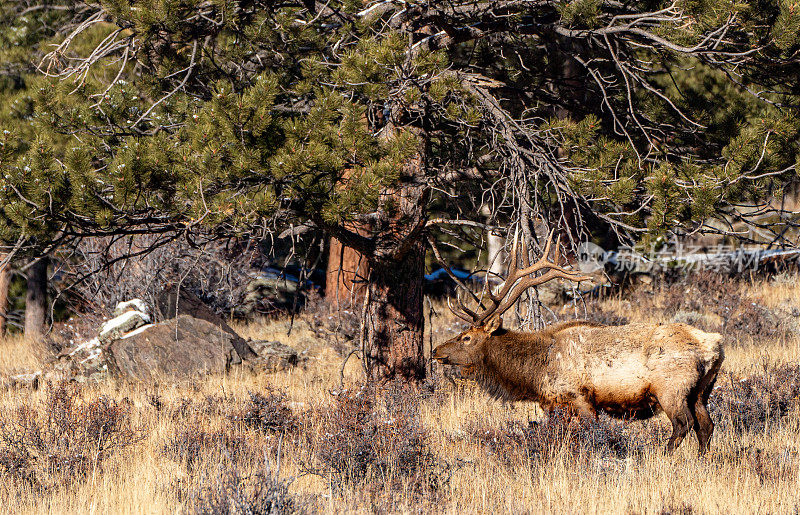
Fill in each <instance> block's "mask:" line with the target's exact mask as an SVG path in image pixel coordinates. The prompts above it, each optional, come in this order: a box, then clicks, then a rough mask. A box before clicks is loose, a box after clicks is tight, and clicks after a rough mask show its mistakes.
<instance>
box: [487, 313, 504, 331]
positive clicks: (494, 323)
mask: <svg viewBox="0 0 800 515" xmlns="http://www.w3.org/2000/svg"><path fill="white" fill-rule="evenodd" d="M502 327H503V317H502V316H500V315H496V316H493V317H491V318H489V320H487V321H486V323H485V324H483V330H484V331H486V332H487V333H489V334H492V333H494V332H495V331H499V330H500V329H502Z"/></svg>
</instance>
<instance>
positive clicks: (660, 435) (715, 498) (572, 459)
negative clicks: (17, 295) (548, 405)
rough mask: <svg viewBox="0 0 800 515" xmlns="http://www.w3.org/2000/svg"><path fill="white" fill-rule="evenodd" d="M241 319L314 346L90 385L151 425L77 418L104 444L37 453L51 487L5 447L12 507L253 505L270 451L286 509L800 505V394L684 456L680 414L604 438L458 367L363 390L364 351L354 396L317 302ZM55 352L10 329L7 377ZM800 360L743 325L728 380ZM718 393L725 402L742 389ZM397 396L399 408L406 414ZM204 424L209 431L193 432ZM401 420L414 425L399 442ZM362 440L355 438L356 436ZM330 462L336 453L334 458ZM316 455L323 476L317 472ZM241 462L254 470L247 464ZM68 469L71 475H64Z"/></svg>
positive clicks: (15, 407) (757, 288)
mask: <svg viewBox="0 0 800 515" xmlns="http://www.w3.org/2000/svg"><path fill="white" fill-rule="evenodd" d="M796 279H797V278H795V277H789V278H786V277H783V278H782V280H780V281H776V280H770V281H766V280H761V281H757V282H754V283H743V284H741V285H739V286H737V288H740V289H741V291H742V295H743V297H744V298H746V299H748V300H750V301H752V302H755V303H758V304H760V305H763V306H766V307H769V308H773V307H776V308H777V307H781V306H784V307H785V306H789V305H792V306H797V307H800V286H798V282H797V281H796ZM687 294H689V293H687ZM649 298H650V301H648V302H642V301H640V300H639V301H633V302H632V301H631V300H629V299H627V298H625V297H622V296H620V297H617V298H612V299H607V300H603V301H597V302H595V303H593V305H594V306H595V307H596V308H597V309H600V310H602V311H603V312H607V313H615V314H618V315H623V316H625V317H627V318H628V319H629V320H630V321H654V322H657V321H660V320H659V313H660V312H661V311H660V309H659V308H660V303H663V302H664V301H665V299H664V297H663V296H661V295H660V294H659V293H656V294H655V295H652V296H651V297H649ZM710 307H713V306H710ZM440 311H441V310H440ZM444 311H445V312H446V310H444ZM432 325H433V326H434V327H435V328H437V330H435V331H434V335H433V341H434V342H435V343H438V342H440V341H443V340H444V339H445V337H446V336H448V335H449V334H451V333H455V331H456V329H455V328H454V327H453V325H454V322H453V320H451V319H450V318H449V317H448V316H444V313H441V312H440V314H439V316H435V317H434V318H433V324H432ZM237 330H239V331H240V333H241V334H242V335H243V336H244V337H245V338H247V337H253V338H259V339H276V340H281V341H283V342H285V343H288V344H290V345H292V346H294V347H295V348H297V349H298V350H300V351H305V352H306V356H307V358H308V359H307V361H306V362H305V363H304V364H303V365H302V366H298V367H296V368H295V369H293V370H291V371H286V372H279V373H275V374H271V375H263V376H260V377H259V376H253V375H251V374H249V373H243V372H235V373H231V374H228V375H227V376H224V377H208V378H205V379H203V380H199V381H197V382H195V383H193V384H184V385H172V384H159V385H142V384H117V383H115V382H113V381H109V382H105V383H101V384H97V385H86V386H83V387H81V389H80V392H79V394H78V396H79V398H80V399H82V401H78V404H77V405H76V407H75V409H76V410H77V413H78V417H77V418H81V417H85V416H86V415H85V412H86V411H85V410H84V411H81V410H82V409H83V408H81V407H82V406H85V403H90V402H92V401H93V400H96V399H98V398H100V397H101V396H102V397H103V398H104V399H110V400H111V402H113V403H116V405H117V406H118V407H121V409H123V411H125V413H126V414H127V416H128V417H129V420H128V422H129V423H130V424H131V427H132V428H134V429H135V433H136V436H135V437H134V438H132V439H131V441H130V442H127V443H128V445H126V446H124V447H123V448H121V449H120V450H117V451H114V452H111V451H108V452H106V453H105V454H104V455H103V456H100V454H99V453H98V451H97V449H96V448H95V447H93V445H92V444H91V443H89V444H85V447H86V448H85V449H78V448H75V449H73V448H70V447H69V439H70V438H71V437H72V436H71V435H70V434H69V432H68V431H66V432H64V434H60V435H56V439H57V440H60V439H64V441H65V442H66V443H64V442H60V443H58V442H56V443H54V444H53V445H61V447H60V448H64V446H65V445H66V447H67V448H69V449H70V450H69V452H70V453H82V454H84V455H85V456H87V457H88V458H85V462H86V463H85V464H84V465H83V466H82V468H80V471H81V472H80V473H76V474H74V476H73V477H61V476H59V475H58V474H59V473H58V471H55V472H54V470H55V469H53V468H52V467H54V466H55V467H57V465H52V464H51V465H50V466H51V468H50V469H47V466H46V465H41V464H40V465H38V468H36V467H37V466H34V469H35V470H38V471H39V474H40V476H41V477H42V478H44V479H43V480H41V481H39V483H42V484H38V483H37V482H36V481H24V480H20V479H19V477H16V476H14V475H13V474H12V473H11V472H9V467H10V466H9V465H8V464H7V463H6V464H5V465H3V463H4V462H3V460H4V459H5V460H6V461H7V462H8V460H9V459H10V458H8V456H9V454H8V452H9V451H8V449H7V448H6V456H5V457H4V455H3V454H2V452H0V473H2V474H3V475H2V476H0V477H2V479H1V481H2V486H0V492H1V493H0V496H1V497H0V501H2V510H3V511H4V512H9V513H32V512H39V513H192V512H197V511H203V510H204V509H206V510H210V511H213V510H211V508H209V506H210V505H211V504H213V502H211V501H208V495H210V493H209V492H211V493H213V492H215V491H216V492H217V493H218V494H220V493H221V495H222V497H223V499H224V500H223V501H222V504H223V505H224V504H226V503H227V505H228V506H229V507H231V506H234V505H235V502H234V504H231V499H233V498H237V497H236V496H237V495H240V496H242V498H245V501H243V502H244V504H246V503H247V500H246V498H247V497H248V496H250V497H252V496H255V495H256V494H254V493H253V492H254V491H255V489H257V487H258V483H259V482H261V483H262V484H263V483H264V481H265V480H264V478H263V477H262V476H259V475H258V473H259V472H262V473H263V472H264V471H265V469H266V467H265V465H264V460H266V462H267V463H268V464H269V471H268V473H267V477H271V478H272V479H271V480H270V481H273V482H275V481H276V479H275V476H276V474H279V476H280V477H281V478H286V484H288V493H286V492H284V493H282V494H280V495H283V496H284V497H285V498H286V499H289V500H290V501H291V505H287V509H288V508H291V511H299V512H326V513H340V512H352V513H371V512H379V513H384V512H401V513H418V512H419V513H428V512H443V513H798V512H800V411H799V409H798V403H800V400H798V399H797V398H795V399H793V400H792V399H790V400H789V401H787V402H789V404H788V405H786V402H784V413H785V415H784V416H783V417H777V416H774V414H771V413H766V414H765V417H766V418H765V420H764V422H763V424H755V425H754V426H753V427H749V426H748V427H738V428H737V427H734V425H733V424H731V423H726V420H723V419H724V418H725V417H726V416H727V417H729V418H731V420H733V418H732V417H733V416H734V415H735V409H736V407H735V406H734V407H733V408H731V405H730V404H728V405H727V406H728V408H726V409H717V410H716V412H715V413H714V414H713V415H712V416H713V418H714V420H715V422H716V423H717V431H716V432H715V434H714V437H713V439H712V443H711V453H710V455H708V456H706V457H704V458H698V457H697V456H696V450H697V444H696V441H695V440H694V437H693V436H690V437H688V438H687V439H686V440H685V442H684V443H683V445H682V446H681V447H680V448H679V450H678V451H677V452H676V453H675V455H673V456H666V455H665V454H664V451H663V445H664V444H665V443H666V437H667V436H668V434H669V428H668V423H667V419H666V417H665V416H664V415H659V416H658V417H657V418H655V419H651V420H649V421H644V422H633V423H628V424H625V423H622V422H616V421H613V422H612V421H608V420H605V419H603V420H601V422H600V423H599V424H601V426H602V427H601V428H600V429H597V428H595V429H594V430H593V431H594V432H593V433H592V435H594V437H593V438H595V439H596V441H591V442H587V441H584V440H583V439H584V438H588V437H586V435H585V434H584V433H583V432H582V429H581V428H575V427H573V426H571V425H569V424H564V423H562V424H561V425H555V426H554V425H552V424H551V425H550V426H541V427H544V428H545V429H542V430H539V429H536V431H539V432H538V433H536V432H535V431H534V433H530V432H528V433H526V431H527V429H526V428H537V427H539V426H536V425H535V424H534V425H531V421H538V420H542V419H543V417H544V416H543V414H542V413H541V412H540V410H539V409H538V408H537V407H536V406H534V405H530V404H518V405H504V404H502V403H500V402H497V401H493V400H490V399H489V398H488V397H487V396H486V395H484V394H483V393H482V392H480V391H478V390H477V389H476V388H474V387H472V386H471V385H469V384H467V383H461V382H457V383H456V384H453V383H451V382H450V381H447V380H443V379H441V377H439V378H438V379H435V380H433V381H432V385H433V386H425V387H423V388H420V389H418V390H416V391H413V392H410V393H409V392H402V391H400V390H398V389H397V388H395V392H394V393H393V394H391V395H387V394H384V393H381V392H380V391H377V392H374V391H372V390H368V389H367V390H360V388H361V387H360V377H361V368H360V364H359V363H358V360H357V359H355V358H352V359H351V360H350V361H349V363H348V365H347V367H346V369H345V374H344V378H345V387H346V388H348V389H349V392H350V393H345V394H341V393H340V384H339V381H340V378H339V368H340V365H341V362H342V357H341V355H340V354H339V353H337V352H335V351H334V350H333V348H332V346H331V345H330V344H329V341H328V339H326V338H320V337H319V334H318V333H317V332H315V331H313V330H312V328H311V326H310V324H309V323H308V322H307V321H306V320H305V318H304V317H300V320H298V321H297V322H296V323H295V326H294V327H293V330H292V332H291V335H290V336H288V337H287V335H286V331H287V323H286V321H285V320H274V321H264V322H260V323H251V324H248V325H239V326H237ZM46 352H47V351H46V350H44V349H43V348H42V347H41V346H36V345H33V344H31V342H28V341H26V340H24V339H21V338H14V337H12V338H8V339H6V340H5V341H2V342H0V375H1V376H6V375H8V374H13V373H20V372H24V371H29V370H33V369H36V368H37V367H40V366H41V362H42V360H43V359H44V356H46ZM798 363H800V338H799V337H798V336H796V335H780V336H778V337H772V338H766V339H765V338H761V337H755V336H754V337H749V338H748V336H747V335H741V334H739V335H738V336H737V341H735V342H732V341H728V342H727V348H726V360H725V364H724V366H723V372H722V374H721V375H720V378H719V381H718V388H719V389H720V391H724V390H726V388H734V387H735V385H736V384H737V383H740V382H741V379H743V378H748V377H756V376H759V377H760V376H769V374H770V372H769V371H770V370H775V369H776V367H780V366H781V365H784V364H798ZM773 379H774V380H772V381H773V382H772V383H770V382H769V381H767V382H766V383H764V384H767V385H768V386H767V388H766V389H765V390H766V391H764V392H761V395H765V396H769V395H771V394H770V392H769V390H770V387H769V385H770V384H774V385H775V388H777V387H778V386H779V385H780V384H783V383H784V382H785V378H777V379H775V378H773ZM759 384H761V383H759ZM269 388H272V389H274V390H273V392H285V395H286V398H285V399H284V400H282V401H280V402H279V405H280V406H281V409H283V410H285V412H281V413H284V414H288V415H287V416H290V417H294V420H295V422H294V425H291V424H290V425H289V426H291V427H288V426H287V427H285V428H278V429H275V428H266V429H265V428H264V427H252V426H248V425H247V424H245V423H243V422H242V418H241V416H240V415H241V413H242V412H243V410H246V409H247V407H248V401H249V399H250V392H254V393H258V392H261V393H264V392H268V391H270V390H269ZM398 391H399V392H400V393H398ZM353 392H360V393H353ZM48 395H50V396H52V395H53V390H52V388H47V387H43V388H40V389H39V390H37V391H31V390H27V389H18V390H6V391H2V392H0V413H2V415H0V416H2V419H0V423H2V425H3V431H9V430H10V429H9V428H11V427H15V426H13V424H17V425H19V424H20V423H21V421H20V420H19V418H20V417H22V418H24V417H25V416H26V415H25V414H24V413H22V412H20V411H19V406H20V405H29V406H31V408H32V409H33V410H39V412H40V414H42V416H44V415H46V411H47V410H46V409H45V408H44V407H43V404H41V403H42V402H44V400H45V399H47V398H48ZM392 395H394V397H392ZM364 397H369V398H368V399H366V400H364ZM342 399H344V400H342ZM348 399H349V401H348ZM359 399H361V400H359ZM720 399H724V397H720ZM740 400H741V397H740ZM362 401H363V402H367V408H368V409H367V411H368V412H370V413H373V415H369V416H370V417H373V418H371V419H370V420H373V422H374V423H372V424H371V425H370V424H367V423H365V425H364V427H369V428H370V430H369V431H367V432H366V433H365V432H364V431H362V430H361V426H359V425H358V424H359V423H360V422H359V420H361V419H360V418H358V417H359V416H361V415H354V417H355V418H353V419H352V420H355V421H356V422H357V424H356V425H352V423H351V425H347V424H348V422H347V420H350V419H348V418H347V417H348V416H349V414H348V413H347V410H348V409H350V408H353V405H354V404H356V405H357V404H358V403H359V402H362ZM784 401H786V399H784ZM712 402H714V401H713V398H712ZM717 402H718V403H720V405H721V403H723V402H726V401H724V400H719V401H717ZM398 406H400V408H399V411H398V413H394V410H396V409H398ZM404 407H405V408H406V409H404ZM362 408H363V406H361V408H359V407H358V406H356V407H355V408H353V409H355V410H356V411H357V410H358V409H362ZM732 409H733V410H734V411H731V410H732ZM400 411H402V413H400ZM409 412H410V413H409ZM275 413H278V412H277V411H276V412H275ZM275 413H272V415H275ZM731 413H734V415H731ZM362 415H363V413H362ZM27 416H28V417H30V416H31V415H30V413H28V415H27ZM276 416H277V415H276ZM395 417H398V420H395ZM399 417H406V419H403V420H400V419H399ZM343 420H344V421H343ZM352 420H351V422H352ZM337 424H338V425H337ZM331 428H334V429H335V428H338V429H339V430H341V429H342V428H345V430H347V431H350V433H346V432H344V433H341V434H338V433H337V434H332V431H334V429H331ZM609 428H610V429H609ZM531 431H533V430H531ZM409 433H410V434H411V436H410V437H409V436H408V434H409ZM197 434H203V435H206V436H205V437H192V436H191V435H197ZM395 434H397V435H398V436H397V440H393V438H394V435H395ZM187 435H189V436H187ZM209 435H211V436H209ZM526 435H527V436H526ZM531 435H533V436H531ZM537 435H538V436H537ZM543 435H544V436H543ZM598 435H599V436H598ZM603 435H606V436H603ZM608 435H611V437H609V436H608ZM545 437H546V438H545ZM561 437H563V440H562V438H561ZM192 438H194V440H192ZM526 438H527V439H526ZM547 438H550V439H549V440H547ZM349 439H352V441H353V442H352V443H353V445H355V447H353V445H350V446H349V447H348V445H349V444H348V442H350V440H349ZM620 439H621V441H623V442H624V447H625V449H624V450H623V451H619V450H618V449H617V448H612V447H614V446H618V445H617V444H613V442H618V441H619V440H620ZM181 441H183V442H184V443H186V441H194V442H198V441H199V442H200V444H199V446H196V447H191V446H189V447H188V450H186V449H187V448H185V449H184V450H183V451H180V452H178V453H177V456H178V457H177V458H176V457H175V456H176V454H175V453H173V454H172V455H170V453H169V452H168V451H166V450H165V449H166V448H167V447H169V446H172V447H173V448H178V447H180V442H181ZM176 442H177V443H176ZM375 442H377V443H375ZM398 442H399V443H398ZM532 442H533V443H532ZM608 442H612V444H613V445H612V444H609V443H608ZM339 445H342V447H341V448H339V447H337V446H339ZM610 445H611V446H612V447H609V446H610ZM359 446H362V447H359ZM404 446H406V447H409V448H411V454H410V455H408V456H405V455H404V454H403V453H404V452H406V451H408V449H405V448H404ZM6 447H7V446H6ZM2 448H3V447H2V443H0V449H2ZM334 448H336V449H339V451H341V452H342V453H344V454H342V456H339V458H341V460H340V461H339V462H337V463H339V464H340V465H342V464H343V465H342V466H343V467H344V468H345V472H342V473H337V472H335V471H333V472H332V470H333V469H331V468H330V467H328V468H327V469H326V467H325V465H324V462H325V459H326V458H325V456H326V452H327V453H328V454H330V453H331V452H333V450H334ZM353 449H360V450H362V451H363V450H364V449H367V450H370V449H371V450H370V452H374V454H375V455H374V456H372V455H370V456H371V458H370V459H366V458H365V462H366V464H365V465H364V466H363V470H362V469H358V467H357V466H356V465H354V461H353V460H356V461H357V460H360V459H362V457H363V456H362V454H363V453H362V454H359V453H358V452H357V451H353ZM112 450H113V449H112ZM278 451H280V468H279V471H278V463H277V455H278ZM181 452H182V453H181ZM347 452H351V454H350V455H348V454H347ZM93 453H94V454H93ZM381 453H386V456H383V455H381ZM414 453H416V454H414ZM45 458H46V457H45ZM101 458H102V459H101ZM334 458H336V457H334ZM327 459H328V462H329V463H328V464H329V465H330V463H332V462H331V459H332V458H330V456H328V458H327ZM348 460H350V461H348ZM370 460H371V461H370ZM408 462H411V465H408ZM3 466H5V469H4V468H3ZM315 468H316V470H315V472H316V473H309V470H310V469H315ZM46 469H47V470H46ZM357 469H358V470H360V472H358V470H357ZM231 470H235V471H237V474H238V475H236V476H234V478H233V479H231ZM354 470H355V472H354ZM337 474H338V475H337ZM62 475H63V474H62ZM68 476H69V475H68ZM53 477H55V478H57V479H56V480H52V481H50V480H49V479H48V478H53ZM59 477H60V479H58V478H59ZM225 478H227V479H225ZM225 481H228V482H227V483H226V482H225ZM289 482H290V483H289ZM45 483H49V484H45ZM276 484H278V483H276ZM225 485H227V486H225ZM237 485H238V486H237ZM226 488H227V489H226ZM204 496H206V497H204ZM202 499H205V502H206V504H205V505H204V504H203V502H204V501H202ZM209 503H210V504H209ZM218 512H219V511H218Z"/></svg>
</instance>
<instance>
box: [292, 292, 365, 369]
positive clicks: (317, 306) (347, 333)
mask: <svg viewBox="0 0 800 515" xmlns="http://www.w3.org/2000/svg"><path fill="white" fill-rule="evenodd" d="M361 308H362V306H361V304H360V303H359V302H352V301H349V300H341V301H339V302H327V301H326V300H325V299H324V298H323V297H322V296H320V294H319V292H318V291H317V290H312V291H309V292H308V294H307V295H306V304H305V309H304V310H303V319H304V320H306V321H307V322H308V324H309V326H310V327H311V330H312V331H314V334H315V335H316V336H317V338H319V339H324V340H326V341H328V343H329V344H330V345H331V347H332V348H333V349H334V350H335V351H336V352H338V353H339V354H340V355H342V356H344V355H346V354H347V353H348V352H350V351H351V350H352V349H353V345H354V344H353V342H355V341H356V340H357V339H358V335H359V334H360V332H361Z"/></svg>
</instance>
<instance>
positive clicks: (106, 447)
mask: <svg viewBox="0 0 800 515" xmlns="http://www.w3.org/2000/svg"><path fill="white" fill-rule="evenodd" d="M0 417H2V418H0V470H2V471H3V473H4V475H6V476H8V477H10V478H11V479H13V480H14V481H19V482H23V483H27V484H29V485H31V486H33V487H35V488H40V489H51V488H54V487H57V486H68V485H70V484H72V483H76V482H80V481H83V480H84V479H86V477H87V476H89V475H90V474H91V473H92V472H93V471H95V470H96V469H100V468H102V465H103V463H104V462H105V461H106V460H107V459H108V458H109V457H111V456H112V455H114V454H115V453H117V452H119V451H121V450H122V449H124V448H126V447H128V446H130V445H132V444H133V443H135V442H137V441H139V440H140V439H141V438H142V437H143V431H142V429H141V428H137V427H134V424H133V421H132V416H131V404H130V402H128V401H127V399H123V401H122V402H119V403H118V402H116V401H113V400H110V399H108V398H106V397H103V396H99V397H96V398H94V399H84V398H83V397H82V395H81V391H80V388H79V387H78V386H76V385H75V384H70V383H66V382H62V383H58V384H56V385H55V386H53V385H49V386H48V388H47V391H46V392H45V398H44V400H42V401H41V402H39V403H37V404H29V403H27V402H23V403H22V404H20V405H18V406H16V407H15V408H13V409H8V410H5V411H4V412H3V413H2V415H0Z"/></svg>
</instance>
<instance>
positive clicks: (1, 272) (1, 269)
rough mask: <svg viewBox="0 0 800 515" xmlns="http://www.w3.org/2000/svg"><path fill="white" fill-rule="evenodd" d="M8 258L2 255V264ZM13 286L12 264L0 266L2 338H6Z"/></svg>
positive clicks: (0, 324) (0, 327) (0, 259)
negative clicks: (9, 294) (9, 292)
mask: <svg viewBox="0 0 800 515" xmlns="http://www.w3.org/2000/svg"><path fill="white" fill-rule="evenodd" d="M5 258H6V255H5V254H0V262H2V261H3V260H4V259H5ZM10 284H11V263H8V264H6V265H0V338H2V337H3V336H5V334H6V327H7V325H8V324H7V320H6V317H7V316H8V288H9V286H10Z"/></svg>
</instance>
